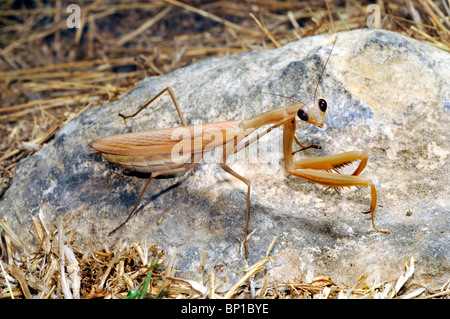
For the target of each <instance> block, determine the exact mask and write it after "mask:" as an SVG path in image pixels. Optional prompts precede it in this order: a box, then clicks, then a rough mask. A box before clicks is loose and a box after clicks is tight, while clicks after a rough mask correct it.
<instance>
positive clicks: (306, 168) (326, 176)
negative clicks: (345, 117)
mask: <svg viewBox="0 0 450 319" xmlns="http://www.w3.org/2000/svg"><path fill="white" fill-rule="evenodd" d="M294 132H295V121H288V122H286V123H285V125H284V132H283V148H284V156H285V159H284V160H285V165H286V170H287V171H288V172H289V173H290V174H291V175H294V176H297V177H301V178H303V179H306V180H308V181H311V182H314V183H317V184H321V185H324V186H327V187H333V188H339V187H350V186H363V187H370V190H371V203H370V210H369V211H368V212H365V213H371V215H372V226H373V228H374V229H375V230H376V231H377V232H380V233H385V234H389V232H387V231H384V230H380V229H378V228H377V227H376V226H375V221H374V211H375V207H376V204H377V191H376V188H375V185H374V184H373V182H372V181H370V180H369V179H367V178H363V177H360V176H357V175H359V174H360V173H361V171H362V170H363V169H364V167H365V166H366V163H367V159H368V158H367V155H366V154H364V153H363V152H360V151H352V152H346V153H342V154H335V155H328V156H322V157H316V158H305V159H302V160H299V161H294V160H293V158H292V142H293V139H294V138H293V136H294V135H293V134H294ZM357 160H360V163H359V165H358V167H357V168H356V170H355V171H354V172H353V174H352V175H346V174H340V173H339V171H338V169H339V168H340V167H342V166H345V165H347V164H349V163H352V162H355V161H357ZM332 171H335V173H332Z"/></svg>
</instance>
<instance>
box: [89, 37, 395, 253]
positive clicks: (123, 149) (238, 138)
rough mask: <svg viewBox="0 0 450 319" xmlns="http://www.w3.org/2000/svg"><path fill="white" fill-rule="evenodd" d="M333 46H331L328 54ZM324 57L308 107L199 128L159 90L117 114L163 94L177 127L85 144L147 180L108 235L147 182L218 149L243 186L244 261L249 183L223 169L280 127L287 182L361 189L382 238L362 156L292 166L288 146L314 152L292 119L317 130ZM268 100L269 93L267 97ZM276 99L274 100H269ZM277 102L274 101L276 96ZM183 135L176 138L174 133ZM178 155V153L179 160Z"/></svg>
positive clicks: (324, 107)
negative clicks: (174, 113) (172, 109)
mask: <svg viewBox="0 0 450 319" xmlns="http://www.w3.org/2000/svg"><path fill="white" fill-rule="evenodd" d="M335 42H336V40H335V41H334V43H333V47H332V49H331V52H332V50H333V48H334V44H335ZM331 52H330V55H329V56H328V58H327V60H326V62H325V65H324V68H323V70H322V73H321V75H320V77H319V80H318V83H317V86H316V88H315V92H314V98H313V101H310V102H307V103H304V102H301V101H298V100H295V99H293V98H290V97H286V98H288V99H291V100H293V101H294V103H293V104H290V105H288V106H282V107H277V108H274V109H271V110H269V111H266V112H264V113H262V114H259V115H256V116H254V117H251V118H249V119H244V120H231V121H224V122H216V123H207V124H203V125H202V126H201V129H198V128H196V126H188V125H186V121H185V119H184V116H183V114H182V112H181V110H180V108H179V106H178V103H177V101H176V99H175V95H174V93H173V91H172V89H171V88H170V87H167V88H165V89H164V90H162V91H161V92H159V93H158V94H157V95H156V96H154V97H153V98H152V99H151V100H150V101H148V102H147V103H146V104H145V105H144V106H142V107H141V108H140V109H139V110H138V111H137V112H135V113H134V114H132V115H128V116H126V115H123V114H120V113H119V116H121V117H122V118H123V119H124V120H126V119H127V118H131V117H134V116H136V115H138V114H139V113H140V112H141V111H142V110H143V109H145V108H146V107H147V106H148V105H150V104H151V103H152V102H153V101H155V100H156V99H157V98H159V97H160V96H161V95H162V94H164V93H166V92H167V93H168V94H169V95H170V97H171V99H172V101H173V104H174V106H175V108H176V111H177V113H178V116H179V118H180V121H181V124H182V126H181V127H172V128H165V129H156V130H150V131H144V132H136V133H126V134H119V135H112V136H106V137H102V138H100V139H97V140H95V141H93V142H91V143H90V144H89V146H90V147H91V148H93V149H94V150H95V151H96V152H97V153H99V154H101V155H102V156H103V157H104V158H105V159H106V160H108V161H109V162H112V163H115V164H118V165H120V166H122V167H124V168H127V169H130V170H134V171H137V172H142V173H150V176H149V178H148V180H147V182H146V184H145V186H144V188H143V189H142V191H141V193H140V195H139V198H138V200H137V201H136V204H135V205H134V207H133V209H132V210H131V212H130V213H129V215H128V217H127V218H126V220H125V221H124V222H123V223H121V224H120V225H119V226H118V227H116V228H115V229H114V230H112V231H111V232H110V235H111V234H112V233H114V232H115V231H117V230H118V229H119V228H121V227H122V226H124V225H125V224H126V223H127V222H128V221H129V220H130V218H131V217H132V216H133V214H134V213H135V211H136V209H137V208H138V205H139V203H140V201H141V199H142V196H143V194H144V193H145V191H146V189H147V187H148V186H149V184H150V182H151V180H152V179H153V178H155V177H157V176H160V175H166V174H174V173H182V172H186V171H188V170H190V169H192V168H194V167H195V166H196V165H197V164H198V163H199V162H200V160H201V159H202V157H203V156H204V154H206V153H207V152H211V151H212V150H213V149H215V148H222V150H223V152H222V158H221V161H220V166H221V168H222V169H223V170H224V171H225V172H227V173H228V174H230V175H232V176H234V177H235V178H237V179H239V180H240V181H242V182H243V183H245V184H246V186H247V207H246V219H245V228H244V232H245V235H244V248H245V256H246V257H247V258H248V256H249V250H248V243H247V237H248V227H249V213H250V190H251V181H250V180H248V179H247V178H245V177H243V176H241V175H240V174H238V173H237V172H235V171H234V170H233V169H232V168H231V167H229V166H228V165H227V159H228V157H229V156H231V155H233V154H235V153H237V152H239V151H241V150H243V149H244V148H246V147H247V146H249V145H250V144H251V143H253V142H255V141H256V140H258V139H259V138H261V137H262V136H264V135H266V134H268V133H270V132H271V131H272V130H273V129H275V128H278V127H283V154H284V163H285V168H286V170H287V171H288V172H289V173H290V174H291V175H293V176H297V177H300V178H303V179H306V180H308V181H311V182H314V183H317V184H320V185H323V186H326V187H329V188H330V187H332V188H335V189H336V190H337V189H339V188H342V187H350V186H363V187H368V188H370V190H371V204H370V209H369V211H367V212H365V213H366V214H368V213H370V214H371V216H372V227H373V228H374V229H375V230H376V231H377V232H380V233H386V234H388V233H389V232H388V231H384V230H380V229H378V228H377V227H376V226H375V221H374V212H375V208H376V203H377V192H376V188H375V185H374V183H373V182H372V181H371V180H369V179H367V178H364V177H361V176H359V174H360V173H361V172H362V171H363V169H364V167H365V166H366V163H367V161H368V156H367V155H366V154H365V153H364V152H362V151H350V152H345V153H341V154H336V155H328V156H321V157H316V158H305V159H301V160H297V161H294V159H293V151H292V147H293V143H294V142H295V143H296V144H298V145H299V146H300V148H301V150H303V149H307V148H320V146H318V145H309V146H304V145H302V144H301V143H300V141H299V140H298V139H297V137H296V136H295V130H296V116H297V117H298V118H299V119H300V120H301V121H303V122H308V123H310V124H312V125H315V126H318V127H319V128H322V127H323V124H324V121H325V113H326V111H327V102H326V101H325V100H324V99H322V98H320V99H318V100H317V101H316V94H317V89H318V87H319V84H320V81H321V78H322V75H323V72H324V70H325V67H326V65H327V63H328V61H329V59H330V56H331ZM269 94H273V93H269ZM273 95H277V94H273ZM278 96H280V95H278ZM264 126H269V127H268V128H266V129H265V130H263V131H261V132H260V133H257V134H256V135H255V136H253V137H251V138H249V139H248V140H245V139H246V138H247V137H249V136H250V135H251V134H252V133H254V132H255V131H256V130H257V129H259V128H262V127H264ZM181 132H182V133H183V134H180V133H181ZM180 151H183V152H182V153H183V154H182V156H180V155H179V154H180ZM356 161H359V165H358V167H357V168H356V169H355V171H354V172H353V173H352V174H349V175H348V174H341V173H340V171H339V169H340V168H341V167H343V166H346V165H348V164H350V163H353V162H356Z"/></svg>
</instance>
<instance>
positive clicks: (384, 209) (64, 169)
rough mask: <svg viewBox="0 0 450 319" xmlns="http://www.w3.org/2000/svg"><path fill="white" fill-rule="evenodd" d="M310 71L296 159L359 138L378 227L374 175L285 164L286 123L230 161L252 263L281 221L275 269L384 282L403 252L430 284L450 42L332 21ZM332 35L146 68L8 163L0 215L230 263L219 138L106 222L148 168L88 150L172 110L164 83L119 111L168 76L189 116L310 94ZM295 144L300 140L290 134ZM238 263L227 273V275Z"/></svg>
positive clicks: (235, 243) (205, 118)
mask: <svg viewBox="0 0 450 319" xmlns="http://www.w3.org/2000/svg"><path fill="white" fill-rule="evenodd" d="M337 36H338V39H337V42H336V45H335V47H334V50H333V51H332V54H331V57H330V60H329V63H328V65H327V67H326V69H325V71H324V74H323V77H322V81H321V83H320V85H319V86H318V90H317V98H324V99H325V100H327V101H328V111H327V114H326V119H325V125H324V127H323V128H322V129H320V128H318V127H314V126H312V125H310V124H308V123H303V122H302V123H300V122H301V121H299V122H298V124H299V125H298V127H297V137H298V138H299V140H300V141H301V142H303V143H305V144H309V143H318V144H320V145H321V146H322V149H319V150H317V149H309V150H305V151H302V152H299V153H296V154H295V155H294V159H300V158H303V157H316V156H321V155H328V154H336V153H340V152H346V151H351V150H363V151H364V152H366V153H367V154H368V156H369V161H368V164H367V166H366V168H365V170H364V171H363V173H362V174H361V176H363V177H366V178H368V179H370V180H372V181H373V182H374V184H375V185H376V187H377V191H378V205H377V209H376V211H375V223H376V224H377V226H378V227H379V228H380V229H386V230H389V231H390V232H391V234H390V235H385V234H381V233H377V232H375V231H374V230H373V229H372V224H371V220H370V215H364V214H361V212H363V211H367V210H368V208H369V204H370V191H369V189H368V188H355V187H353V188H351V189H344V190H342V191H341V193H340V194H338V193H336V192H335V191H334V189H328V190H327V189H325V187H323V186H320V185H317V184H313V183H311V182H308V181H305V180H302V179H299V178H296V177H294V176H291V175H289V174H288V173H287V171H286V170H285V169H284V162H283V155H282V129H276V130H274V131H273V132H271V133H270V134H268V135H266V136H265V137H264V138H263V139H261V143H259V144H254V145H255V147H254V148H250V149H249V150H248V151H247V152H242V154H239V155H238V156H235V157H234V159H231V158H230V166H231V167H232V168H233V169H235V170H236V171H237V172H238V173H239V174H241V175H243V176H245V177H246V178H248V179H249V180H250V181H251V182H252V191H251V206H250V209H251V213H250V214H251V216H250V226H249V232H254V233H253V235H252V236H251V238H250V239H249V248H250V258H249V263H250V264H252V263H253V262H256V261H258V260H259V259H261V258H262V257H264V256H265V254H266V251H267V249H268V247H269V245H270V243H271V242H272V240H273V239H274V237H275V236H278V239H277V241H276V242H275V245H274V247H273V250H272V254H278V256H276V257H275V258H274V259H273V260H272V261H271V262H270V263H269V264H268V270H269V276H270V278H271V279H273V280H276V281H278V282H281V281H287V280H294V279H295V278H300V279H304V280H305V281H308V280H311V279H312V278H313V277H316V276H321V275H327V276H330V277H331V278H332V279H333V281H334V282H336V283H338V284H344V285H348V286H353V285H354V284H355V283H356V282H357V281H358V279H359V278H360V277H361V276H363V275H365V276H368V279H369V280H376V281H378V282H380V281H381V282H384V281H389V280H393V279H395V278H397V277H398V276H399V275H400V274H401V273H402V271H403V269H404V264H405V262H406V261H407V260H409V259H410V257H414V258H415V260H416V267H417V270H416V272H415V277H414V280H415V281H416V282H418V283H420V284H423V285H426V286H427V287H432V288H440V287H441V286H442V285H443V284H444V283H445V282H447V281H448V280H449V279H450V278H449V273H450V235H449V231H450V210H449V197H448V194H450V187H449V185H450V180H449V173H448V169H449V167H450V166H449V158H450V157H449V155H450V154H449V152H450V145H449V139H448V137H449V132H450V121H449V120H450V84H449V80H450V55H449V54H448V53H446V52H444V51H441V50H439V49H436V48H434V47H431V46H429V45H427V44H424V43H421V42H419V41H416V40H413V39H410V38H407V37H405V36H402V35H399V34H396V33H393V32H388V31H383V30H374V29H372V30H371V29H365V30H356V31H351V32H345V33H339V34H337ZM335 37H336V35H322V36H315V37H311V38H305V39H303V40H301V41H298V42H295V43H290V44H288V45H286V46H284V47H282V48H280V49H276V50H263V51H255V52H246V53H242V54H238V55H234V56H228V57H223V58H216V59H211V60H207V61H203V62H200V63H197V64H194V65H191V66H189V67H186V68H183V69H179V70H177V71H175V72H172V73H170V74H167V75H164V76H159V77H153V78H147V79H145V80H144V81H142V82H140V83H139V84H138V85H137V86H136V87H135V89H133V90H132V91H131V92H129V94H127V95H126V96H125V97H123V98H122V99H121V100H119V101H117V102H114V103H111V104H108V105H104V106H103V107H101V108H96V109H91V110H89V111H87V112H85V113H84V114H82V115H81V116H80V117H78V118H76V119H75V120H73V121H72V122H71V123H70V124H68V125H67V126H65V127H64V128H63V129H62V130H61V131H60V132H58V133H57V134H56V137H55V139H54V140H53V141H52V142H51V143H49V145H47V146H46V147H45V148H44V149H43V150H42V151H40V152H38V153H36V154H34V155H33V156H30V157H29V158H27V159H25V160H23V161H22V162H21V163H20V165H18V167H17V170H16V172H15V178H14V180H13V183H12V185H11V187H10V188H9V189H8V191H7V192H6V193H5V195H4V198H3V199H2V200H1V202H0V216H7V217H8V220H9V223H10V225H11V228H12V229H13V230H14V231H15V232H16V233H17V234H19V235H22V236H24V237H26V236H27V235H28V234H27V233H28V230H29V228H30V224H31V219H30V215H32V214H33V215H36V214H38V213H39V211H41V213H42V214H43V216H45V219H46V221H47V222H52V221H54V220H55V219H56V218H57V217H58V216H64V217H69V216H71V218H72V221H71V224H72V225H73V226H74V227H75V229H76V232H77V233H78V236H77V240H78V241H81V242H83V243H88V242H92V243H93V244H94V246H96V245H97V246H98V247H99V248H101V247H102V245H103V244H104V243H107V244H111V245H112V244H114V243H115V242H117V241H118V239H119V238H123V239H125V240H127V241H131V242H134V241H140V242H155V241H156V242H157V244H159V245H160V246H161V247H162V248H163V249H165V250H169V249H171V248H175V247H176V248H177V256H178V257H177V261H176V268H177V270H178V275H180V276H181V275H183V276H188V277H191V279H197V278H198V268H199V266H200V262H201V259H202V256H203V257H204V256H205V253H207V257H206V263H205V272H204V273H205V274H206V275H209V273H210V272H211V271H212V270H213V267H214V266H216V265H219V264H224V263H226V264H227V266H226V267H224V269H225V271H224V273H223V274H222V275H224V276H225V275H227V276H228V275H230V276H231V277H233V276H235V270H236V269H242V262H243V259H244V257H243V252H242V251H241V243H242V241H243V234H244V222H245V206H246V190H247V188H246V185H245V184H244V183H242V182H241V181H239V180H237V179H236V178H234V177H232V176H231V175H229V174H227V173H225V172H224V171H223V170H222V169H221V168H220V165H219V164H218V163H219V160H218V158H219V159H220V152H219V151H217V153H214V154H213V155H214V156H211V157H209V158H208V159H207V160H205V163H202V164H200V165H198V166H197V167H195V168H194V169H193V170H191V171H189V172H186V173H181V174H176V175H171V176H165V177H163V178H157V179H154V180H153V181H152V182H151V184H150V187H149V189H148V190H147V192H146V193H145V195H144V197H143V199H142V202H141V206H140V209H139V210H138V211H137V213H136V214H135V216H134V217H133V218H132V219H131V220H130V221H129V223H128V225H126V226H125V227H123V228H122V229H121V230H119V231H118V232H116V233H115V234H114V235H112V236H108V233H109V232H110V231H111V230H112V229H113V228H115V227H116V226H117V225H118V224H120V223H121V222H122V221H123V220H124V219H125V218H126V216H128V213H129V212H130V210H131V208H132V207H133V205H134V203H135V201H136V200H137V197H138V196H139V194H140V192H141V190H142V188H143V186H144V184H145V182H146V179H147V177H148V175H145V174H135V173H133V172H130V171H127V170H124V169H122V168H121V167H118V166H116V165H114V164H110V163H108V162H107V161H105V160H104V159H103V158H102V157H101V156H99V155H97V154H93V152H92V150H90V149H89V148H88V146H87V145H88V144H89V143H90V142H91V141H93V140H95V139H97V138H100V137H102V136H106V135H112V134H119V133H127V132H135V131H143V130H149V129H155V128H164V127H174V126H179V125H180V121H179V119H178V117H177V113H176V111H175V108H174V107H173V105H172V102H171V100H170V98H169V97H168V96H166V95H164V96H163V97H162V98H160V99H158V100H157V101H155V102H154V104H152V105H151V106H150V107H149V108H148V109H146V110H145V111H143V112H142V113H140V114H139V115H138V116H137V117H135V118H133V119H128V120H127V123H126V125H125V124H124V121H123V120H122V119H121V118H120V117H119V116H117V113H118V112H123V113H127V114H131V113H133V112H134V111H136V110H137V109H138V108H139V106H141V105H143V104H144V103H145V102H147V101H148V100H149V99H150V98H152V97H153V96H154V95H155V94H157V93H158V92H160V91H161V90H162V89H164V88H166V87H171V88H172V89H173V91H174V93H175V95H176V98H177V101H178V103H179V105H180V108H181V109H182V111H183V113H184V116H185V118H186V120H187V122H188V124H200V123H202V122H203V123H207V122H216V121H226V120H233V119H245V118H249V117H251V116H254V115H257V114H259V113H262V112H264V111H267V110H269V109H271V108H274V107H278V106H283V105H287V104H290V103H292V101H290V100H288V99H285V98H282V97H277V96H274V95H268V94H261V93H258V92H272V93H276V94H280V95H285V96H289V97H292V98H295V99H298V100H301V101H308V100H312V99H313V96H314V91H315V88H316V84H317V81H318V78H319V76H320V73H321V72H322V69H323V67H324V64H325V61H326V59H327V57H328V54H329V53H330V50H331V47H332V43H333V41H334V39H335ZM295 147H296V146H294V148H295ZM231 279H233V278H231Z"/></svg>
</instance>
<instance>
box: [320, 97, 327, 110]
mask: <svg viewBox="0 0 450 319" xmlns="http://www.w3.org/2000/svg"><path fill="white" fill-rule="evenodd" d="M319 109H320V110H321V111H322V112H325V111H326V110H327V101H325V100H324V99H319Z"/></svg>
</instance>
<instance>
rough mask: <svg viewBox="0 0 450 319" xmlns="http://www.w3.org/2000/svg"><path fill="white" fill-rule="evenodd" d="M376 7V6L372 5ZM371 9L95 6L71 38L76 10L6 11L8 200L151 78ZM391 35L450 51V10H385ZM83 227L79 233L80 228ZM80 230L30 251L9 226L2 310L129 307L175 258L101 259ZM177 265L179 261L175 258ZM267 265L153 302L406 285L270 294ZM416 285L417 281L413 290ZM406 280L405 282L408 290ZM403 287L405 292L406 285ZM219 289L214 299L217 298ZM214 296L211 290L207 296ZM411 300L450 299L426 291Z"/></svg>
mask: <svg viewBox="0 0 450 319" xmlns="http://www.w3.org/2000/svg"><path fill="white" fill-rule="evenodd" d="M372 2H373V1H372ZM368 4H369V2H364V1H363V2H361V1H345V2H335V1H291V0H289V1H288V0H286V1H272V0H268V1H245V2H244V1H234V0H233V1H216V2H211V1H208V2H206V3H204V4H202V3H201V2H199V1H195V2H194V1H192V2H191V1H182V2H181V1H176V0H166V1H154V2H136V3H130V2H129V1H122V0H112V1H83V2H82V4H81V6H82V8H81V9H82V19H81V24H82V27H81V28H78V29H69V28H68V27H67V22H66V19H67V17H68V13H67V12H66V6H67V5H68V3H66V2H65V1H62V0H57V1H47V2H45V1H27V2H20V1H13V0H6V1H2V2H1V3H0V101H1V102H0V139H1V141H2V142H1V145H0V196H2V194H3V193H4V191H5V190H6V189H7V188H8V186H9V183H10V180H11V179H12V178H13V176H14V170H15V167H16V165H17V163H18V162H19V161H20V160H21V159H23V158H25V157H27V156H29V155H31V154H33V153H34V152H37V151H39V150H41V149H42V148H43V147H45V145H46V143H49V142H51V139H52V138H53V136H54V134H55V132H57V131H58V129H60V128H61V127H63V126H64V125H66V124H67V123H68V122H69V121H70V120H71V119H73V118H74V117H76V116H78V115H79V114H81V113H82V112H83V111H85V110H86V109H88V108H92V107H97V106H100V105H102V104H104V103H107V102H109V101H114V100H116V99H119V98H120V97H121V96H123V95H124V94H125V93H127V92H128V91H130V90H131V89H132V88H133V86H134V85H135V84H136V83H137V82H138V81H140V80H141V79H143V78H145V77H147V76H156V75H161V74H165V73H168V72H170V71H172V70H174V69H177V68H179V67H182V66H186V65H189V64H192V63H195V62H197V61H200V60H204V59H207V58H210V57H218V56H224V55H231V54H235V53H238V52H243V51H248V50H257V49H263V48H266V49H267V48H276V47H279V46H282V45H285V44H286V43H289V42H292V41H296V40H298V39H301V38H304V37H308V36H312V35H316V34H322V33H333V32H339V31H345V30H352V29H357V28H366V27H367V17H368V13H367V6H368ZM376 4H377V5H378V7H379V9H380V14H381V26H380V27H381V28H383V29H387V30H391V31H395V32H399V33H402V34H405V35H407V36H411V37H413V38H416V39H419V40H421V41H425V42H428V43H430V44H432V45H434V46H436V47H438V48H440V49H442V50H445V51H450V31H449V28H450V22H449V16H450V8H449V4H448V2H447V1H445V0H444V1H437V2H436V1H432V0H407V1H385V2H382V1H377V2H376ZM72 223H73V222H72ZM70 224H71V223H70V222H68V223H63V222H62V221H59V224H57V225H56V226H52V227H50V225H47V224H46V223H45V222H44V221H43V220H42V218H41V217H40V215H38V217H36V218H34V217H33V230H32V233H33V234H34V236H35V238H36V240H37V242H38V243H40V244H39V247H34V246H28V245H27V244H25V243H24V242H22V240H21V239H20V238H18V237H17V236H16V235H15V234H14V231H13V230H11V229H10V228H9V226H8V223H7V221H6V220H2V221H0V227H1V229H2V233H3V237H2V238H3V239H2V241H0V244H1V245H0V250H1V259H0V260H1V263H0V265H1V267H0V268H1V269H2V271H1V275H0V297H1V298H13V297H16V298H121V297H124V296H126V294H127V291H129V290H131V289H134V288H136V287H135V286H136V285H138V284H139V283H140V282H142V281H143V280H144V278H145V276H146V274H147V273H148V272H149V266H148V263H149V260H151V259H152V258H157V259H161V262H162V261H163V260H164V258H165V257H167V256H166V255H165V254H164V253H162V252H160V251H158V249H157V248H156V246H154V245H149V246H145V245H142V244H129V243H124V242H123V243H120V245H117V246H116V247H114V248H108V247H105V248H104V250H102V251H94V250H91V249H89V247H79V246H77V245H76V244H75V243H76V238H74V237H73V236H74V232H73V231H72V230H71V229H70V226H69V225H70ZM173 256H174V255H173ZM270 258H271V257H269V255H268V256H266V257H264V258H263V259H262V260H261V262H260V263H257V264H256V266H255V268H251V269H249V270H247V271H246V272H245V274H244V276H243V277H242V280H240V281H239V282H237V283H236V284H235V285H234V287H233V288H232V289H231V290H229V291H228V292H221V290H220V289H219V286H220V285H218V286H217V287H216V286H215V281H216V277H215V275H214V273H211V274H210V276H208V277H209V282H208V283H205V284H203V283H196V282H192V281H188V280H184V279H181V278H176V277H174V276H175V273H174V270H173V269H169V268H171V267H168V268H167V269H166V270H165V271H161V270H159V269H158V268H157V269H153V270H152V274H153V276H152V279H151V284H150V285H149V288H148V292H147V293H148V295H152V296H157V295H158V293H160V292H161V289H163V288H165V287H168V290H167V293H166V294H165V298H180V297H183V298H204V297H208V298H224V297H233V298H236V297H238V298H242V297H259V298H309V297H321V298H344V297H348V298H351V297H362V298H395V297H401V296H403V297H405V295H402V292H403V291H404V290H405V289H404V285H405V283H406V285H407V282H408V280H407V279H408V278H410V276H412V275H413V272H414V263H413V261H410V263H409V264H408V267H409V268H408V270H407V271H406V272H405V274H404V277H403V279H402V280H401V281H399V282H398V283H396V284H395V285H394V284H392V285H391V286H389V283H370V284H367V283H365V281H364V280H361V282H360V286H358V287H354V288H352V289H348V288H344V287H338V286H336V285H335V284H334V283H333V282H332V280H331V279H330V278H328V277H320V278H316V279H315V280H313V281H312V282H310V283H304V282H302V281H301V280H299V281H298V282H294V283H277V284H275V283H270V282H267V280H266V278H265V276H264V275H262V273H263V272H264V271H263V269H264V264H265V263H268V262H269V261H270ZM405 279H406V280H405ZM399 280H400V278H399ZM401 283H402V284H401ZM207 285H209V289H207V288H206V286H207ZM205 289H206V290H205ZM406 296H408V297H423V296H428V297H432V298H445V297H446V296H448V283H447V285H446V286H444V287H443V288H442V289H441V291H436V292H432V293H430V292H428V291H426V290H425V289H424V288H422V287H419V288H418V289H417V290H415V291H410V294H409V295H406Z"/></svg>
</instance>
